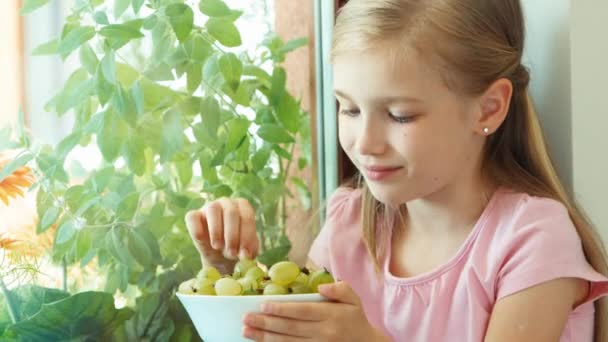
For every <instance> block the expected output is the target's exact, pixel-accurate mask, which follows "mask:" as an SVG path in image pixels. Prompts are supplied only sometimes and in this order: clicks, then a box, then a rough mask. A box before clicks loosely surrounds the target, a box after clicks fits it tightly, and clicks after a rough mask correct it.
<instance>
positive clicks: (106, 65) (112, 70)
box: [101, 51, 116, 84]
mask: <svg viewBox="0 0 608 342" xmlns="http://www.w3.org/2000/svg"><path fill="white" fill-rule="evenodd" d="M115 58H116V57H115V55H114V51H109V52H108V53H106V55H105V56H103V58H102V59H101V72H102V73H103V77H104V79H105V80H106V81H108V82H110V83H111V84H116V60H115Z"/></svg>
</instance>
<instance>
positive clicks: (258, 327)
mask: <svg viewBox="0 0 608 342" xmlns="http://www.w3.org/2000/svg"><path fill="white" fill-rule="evenodd" d="M243 322H244V323H245V331H244V332H246V331H247V330H248V329H250V330H252V332H253V336H252V337H253V338H254V339H255V340H256V341H258V340H259V341H290V338H291V339H295V340H296V341H299V340H301V339H310V338H311V337H313V336H315V335H316V334H317V331H318V330H319V323H316V322H310V321H298V320H294V319H286V318H281V317H273V316H267V315H258V314H248V315H247V316H246V317H245V319H244V320H243ZM246 337H247V336H246Z"/></svg>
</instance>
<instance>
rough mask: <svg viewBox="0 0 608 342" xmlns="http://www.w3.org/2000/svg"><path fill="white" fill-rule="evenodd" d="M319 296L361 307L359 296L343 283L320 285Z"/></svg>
mask: <svg viewBox="0 0 608 342" xmlns="http://www.w3.org/2000/svg"><path fill="white" fill-rule="evenodd" d="M318 290H319V294H321V295H322V296H324V297H326V298H328V299H329V300H333V301H336V302H340V303H345V304H352V305H357V306H359V305H360V301H359V296H358V295H357V294H356V293H355V291H353V289H352V288H351V287H350V286H349V285H348V284H347V283H346V282H343V281H339V282H337V283H332V284H322V285H319V289H318Z"/></svg>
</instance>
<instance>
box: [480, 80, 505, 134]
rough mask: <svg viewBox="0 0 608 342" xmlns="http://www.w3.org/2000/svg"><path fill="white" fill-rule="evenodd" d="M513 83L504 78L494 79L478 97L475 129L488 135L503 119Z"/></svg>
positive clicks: (494, 130) (496, 128)
mask: <svg viewBox="0 0 608 342" xmlns="http://www.w3.org/2000/svg"><path fill="white" fill-rule="evenodd" d="M512 94H513V84H512V83H511V81H509V80H508V79H506V78H501V79H499V80H496V81H494V83H492V84H491V85H490V87H488V89H487V90H486V91H485V92H484V93H483V95H481V97H480V98H479V102H478V103H479V111H478V113H479V116H478V118H477V122H476V123H475V130H476V131H477V132H478V133H479V134H481V135H490V134H492V133H494V132H496V130H498V128H499V127H500V125H502V123H503V122H504V121H505V119H506V117H507V113H508V112H509V105H510V103H511V95H512Z"/></svg>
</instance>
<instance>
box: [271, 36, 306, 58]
mask: <svg viewBox="0 0 608 342" xmlns="http://www.w3.org/2000/svg"><path fill="white" fill-rule="evenodd" d="M306 45H308V39H307V38H296V39H292V40H290V41H288V42H287V43H285V45H283V46H282V47H281V48H280V49H279V50H278V52H279V53H282V54H287V53H289V52H291V51H293V50H296V49H298V48H301V47H303V46H306Z"/></svg>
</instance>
